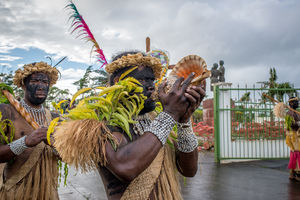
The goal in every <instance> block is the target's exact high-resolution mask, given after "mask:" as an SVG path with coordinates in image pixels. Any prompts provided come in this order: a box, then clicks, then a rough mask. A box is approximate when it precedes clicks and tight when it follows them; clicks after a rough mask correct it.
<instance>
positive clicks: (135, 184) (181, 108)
mask: <svg viewBox="0 0 300 200" xmlns="http://www.w3.org/2000/svg"><path fill="white" fill-rule="evenodd" d="M127 61H128V62H127ZM158 62H159V61H158V60H157V59H156V58H153V57H146V56H144V55H142V54H141V53H137V52H135V53H131V54H130V53H128V52H125V53H123V54H120V55H118V56H116V57H115V58H114V61H113V62H112V63H111V64H109V65H107V66H106V71H107V72H109V73H111V77H110V83H111V84H114V83H116V82H117V81H118V79H119V77H120V75H121V74H122V73H123V72H124V71H126V70H128V69H130V68H132V67H134V66H138V67H137V69H135V70H134V71H132V72H131V73H130V74H129V75H128V76H132V77H134V78H136V79H137V80H138V81H139V82H140V83H141V84H142V87H143V93H144V95H145V96H146V97H147V99H146V100H145V107H144V109H143V110H142V111H141V112H140V113H139V115H138V117H137V118H136V119H135V121H137V123H136V124H133V125H132V129H131V131H132V135H133V138H134V139H132V141H130V139H129V138H128V137H126V135H125V134H123V132H122V131H120V130H118V129H114V130H113V134H114V135H115V136H116V138H118V141H119V146H118V149H117V151H113V150H112V148H111V147H109V146H107V147H106V156H107V160H108V164H107V165H106V166H102V167H100V170H99V172H100V174H101V177H102V180H103V182H104V184H105V188H106V191H107V195H108V197H109V199H119V198H121V199H181V198H182V197H181V194H180V189H179V184H178V181H177V179H176V178H177V177H176V174H175V171H178V172H180V173H181V174H182V175H184V176H186V177H192V176H194V175H195V174H196V172H197V168H198V163H197V161H198V151H197V148H196V147H197V146H198V141H197V139H196V138H195V135H194V133H193V130H192V127H191V121H190V118H191V115H192V113H193V112H194V111H195V110H196V109H197V108H198V107H199V106H200V103H201V101H202V99H203V98H204V96H205V91H204V90H203V88H202V87H204V85H201V86H194V87H192V88H189V89H187V86H188V84H189V83H190V82H191V80H192V79H193V76H194V75H190V76H189V77H188V78H187V79H186V80H185V81H183V78H179V79H178V80H177V81H176V82H175V84H174V85H173V87H172V89H171V91H170V92H169V93H165V92H164V91H163V88H164V86H165V84H166V83H163V84H161V85H160V86H159V89H158V94H159V100H160V102H161V104H162V107H163V111H162V112H161V113H159V114H158V116H152V117H151V112H152V111H153V110H154V109H155V102H154V101H153V100H152V98H151V95H152V93H153V92H154V89H155V85H154V80H155V79H156V78H160V75H161V73H160V71H161V67H160V65H159V64H158V65H156V64H155V63H158ZM124 63H130V64H124ZM182 82H183V84H182V87H180V84H181V83H182ZM151 118H152V119H151ZM175 124H177V127H178V129H177V130H178V141H177V142H175V141H174V140H173V139H171V137H169V136H170V133H171V131H172V129H173V126H174V125H175ZM167 139H169V141H170V142H171V143H173V144H175V145H174V147H175V149H173V148H172V147H171V146H170V145H169V144H167V143H166V141H167ZM112 185H113V186H114V187H111V186H112Z"/></svg>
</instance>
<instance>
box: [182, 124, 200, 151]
mask: <svg viewBox="0 0 300 200" xmlns="http://www.w3.org/2000/svg"><path fill="white" fill-rule="evenodd" d="M186 126H188V127H186ZM183 127H184V128H183ZM177 134H178V149H179V151H181V152H183V153H190V152H192V151H194V149H195V148H197V146H198V140H197V138H196V136H195V134H194V132H193V128H192V122H191V121H189V122H187V123H177Z"/></svg>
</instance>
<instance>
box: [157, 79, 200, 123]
mask: <svg viewBox="0 0 300 200" xmlns="http://www.w3.org/2000/svg"><path fill="white" fill-rule="evenodd" d="M194 76H195V73H191V74H190V75H189V77H188V78H187V79H186V80H185V81H184V82H183V84H182V85H181V83H182V81H183V80H184V79H183V77H180V78H179V79H178V80H177V81H176V82H175V83H174V85H173V86H172V89H171V90H170V91H169V92H168V93H165V92H164V87H165V85H166V83H165V82H163V83H162V84H161V85H159V87H158V97H159V101H160V102H161V104H162V106H163V109H164V112H166V113H168V114H169V115H171V116H172V117H173V119H174V120H175V121H178V120H179V118H180V117H181V116H183V115H185V113H186V112H187V109H188V107H189V106H190V105H189V104H190V103H189V100H188V99H187V97H186V96H185V95H184V94H185V93H186V89H187V87H188V85H189V84H190V82H191V81H192V80H193V78H194ZM188 94H189V95H188V97H189V98H191V96H192V94H194V92H192V94H190V93H188Z"/></svg>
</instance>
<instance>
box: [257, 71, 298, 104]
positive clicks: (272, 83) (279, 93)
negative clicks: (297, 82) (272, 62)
mask: <svg viewBox="0 0 300 200" xmlns="http://www.w3.org/2000/svg"><path fill="white" fill-rule="evenodd" d="M277 78H278V77H277V74H276V70H275V68H270V78H269V81H268V82H267V85H268V86H269V89H270V90H269V91H268V93H267V95H269V96H270V97H272V98H273V99H277V100H278V101H280V102H283V97H284V95H285V94H286V95H288V97H291V96H298V92H297V90H294V89H293V88H294V87H293V85H292V84H291V83H289V82H283V83H277V82H276V81H277ZM285 88H286V89H287V90H282V89H285ZM261 98H262V101H263V102H266V101H271V100H270V99H268V98H267V97H265V96H263V95H262V96H261Z"/></svg>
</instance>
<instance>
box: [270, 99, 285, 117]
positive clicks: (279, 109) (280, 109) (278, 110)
mask: <svg viewBox="0 0 300 200" xmlns="http://www.w3.org/2000/svg"><path fill="white" fill-rule="evenodd" d="M285 109H286V105H285V104H284V103H283V102H279V103H278V104H277V105H276V106H275V107H274V109H273V112H274V115H275V116H276V117H278V118H284V117H285V115H286V111H285Z"/></svg>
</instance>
